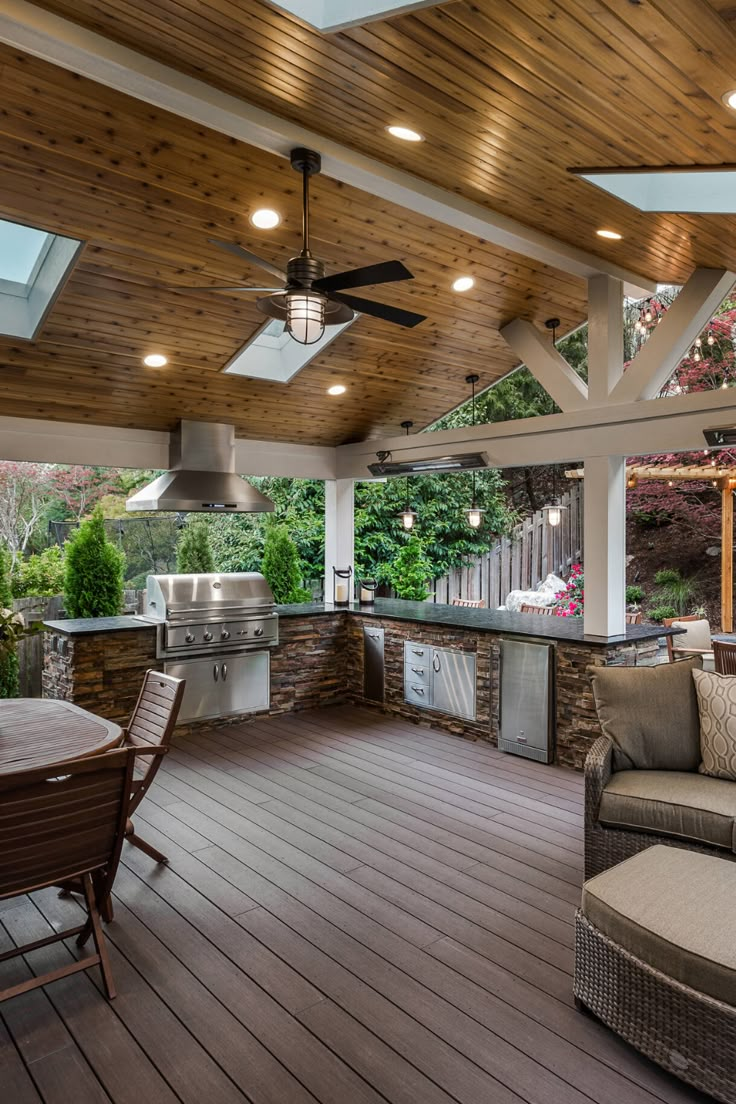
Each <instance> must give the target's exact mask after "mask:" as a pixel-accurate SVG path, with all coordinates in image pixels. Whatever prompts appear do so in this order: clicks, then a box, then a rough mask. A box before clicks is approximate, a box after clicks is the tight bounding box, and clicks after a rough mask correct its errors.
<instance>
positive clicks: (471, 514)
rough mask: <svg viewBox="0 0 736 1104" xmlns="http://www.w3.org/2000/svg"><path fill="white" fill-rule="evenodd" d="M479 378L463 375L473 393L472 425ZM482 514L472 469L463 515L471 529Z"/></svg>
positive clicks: (478, 522)
mask: <svg viewBox="0 0 736 1104" xmlns="http://www.w3.org/2000/svg"><path fill="white" fill-rule="evenodd" d="M479 378H480V377H479V376H476V375H470V376H466V377H465V382H466V383H469V384H470V386H471V387H472V389H473V394H472V403H473V406H472V411H473V425H475V385H476V383H477V382H478V380H479ZM484 514H485V510H481V509H480V507H479V506H478V502H477V500H476V497H475V471H474V472H473V498H472V500H471V503H470V506H469V507H468V509H467V510H466V511H465V517H466V518H467V521H468V525H469V526H470V528H471V529H480V527H481V525H482V524H483V515H484Z"/></svg>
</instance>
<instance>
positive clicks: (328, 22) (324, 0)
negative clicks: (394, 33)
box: [273, 0, 441, 31]
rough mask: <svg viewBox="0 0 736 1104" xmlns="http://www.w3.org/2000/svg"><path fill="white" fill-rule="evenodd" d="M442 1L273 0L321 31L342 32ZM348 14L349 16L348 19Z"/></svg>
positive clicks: (277, 5) (428, 6)
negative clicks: (347, 28) (348, 28)
mask: <svg viewBox="0 0 736 1104" xmlns="http://www.w3.org/2000/svg"><path fill="white" fill-rule="evenodd" d="M440 2H441V0H349V2H347V0H273V3H274V4H275V6H276V7H277V8H282V9H283V10H284V11H287V12H290V13H291V15H295V16H297V18H298V19H301V20H303V22H305V23H310V24H311V25H312V26H313V27H316V28H317V30H318V31H342V30H345V28H346V27H357V26H359V25H360V24H361V23H370V22H371V21H372V20H374V19H386V18H387V17H388V16H390V15H400V14H401V13H402V12H408V11H416V10H417V8H430V7H433V6H434V5H435V4H438V3H440ZM346 17H347V18H346Z"/></svg>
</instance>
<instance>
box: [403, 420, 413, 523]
mask: <svg viewBox="0 0 736 1104" xmlns="http://www.w3.org/2000/svg"><path fill="white" fill-rule="evenodd" d="M413 425H414V423H413V422H402V423H401V428H402V429H405V430H406V436H407V437H408V436H409V430H410V429H411V427H412V426H413ZM399 516H400V517H401V523H402V525H403V526H404V528H405V529H406V530H407V532H409V530H411V529H413V528H414V522H415V521H416V520H417V515H416V513H415V511H414V510H412V508H411V500H410V498H409V479H408V477H407V480H406V506H405V507H404V509H403V510H402V511H401V514H400V515H399Z"/></svg>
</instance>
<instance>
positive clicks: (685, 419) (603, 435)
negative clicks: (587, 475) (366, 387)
mask: <svg viewBox="0 0 736 1104" xmlns="http://www.w3.org/2000/svg"><path fill="white" fill-rule="evenodd" d="M724 426H736V388H728V389H727V390H725V391H724V390H722V389H721V388H718V389H717V390H716V391H701V392H698V393H696V394H689V395H672V396H669V397H667V398H663V399H651V400H649V401H648V402H635V403H626V404H621V405H618V406H611V405H608V406H595V407H593V406H589V407H586V408H585V409H583V410H576V411H569V412H567V413H564V414H547V415H543V416H541V417H536V418H520V419H518V420H515V421H508V422H494V423H492V424H490V425H478V426H474V427H473V426H464V427H462V428H460V429H446V430H441V431H439V432H436V433H416V434H413V435H412V436H410V437H389V438H383V439H380V440H373V441H361V442H360V443H359V444H353V445H341V446H339V447H338V449H337V474H338V477H340V478H353V479H364V478H365V477H366V474H367V472H368V465H369V464H372V463H375V461H376V453H377V452H379V451H385V452H390V453H391V455H392V458H393V459H394V460H396V461H406V460H429V459H434V458H436V457H438V456H457V455H458V454H462V453H466V452H482V453H485V454H486V456H487V457H488V462H489V464H490V466H491V467H497V468H506V467H509V468H514V467H524V466H525V465H530V464H559V463H570V462H572V461H576V460H579V459H580V458H581V457H588V456H617V455H618V456H646V455H648V454H658V453H665V452H682V451H688V452H691V451H692V452H694V451H697V450H699V449H703V448H705V439H704V437H703V431H704V430H705V429H712V428H719V427H724Z"/></svg>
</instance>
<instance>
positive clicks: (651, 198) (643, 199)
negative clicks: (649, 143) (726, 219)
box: [576, 167, 736, 215]
mask: <svg viewBox="0 0 736 1104" xmlns="http://www.w3.org/2000/svg"><path fill="white" fill-rule="evenodd" d="M576 175H578V176H580V177H581V178H582V179H583V180H587V181H588V183H589V184H594V185H595V186H596V188H601V189H602V190H603V191H604V192H608V193H609V195H613V196H616V198H617V199H622V200H623V201H624V202H625V203H629V204H631V206H632V207H636V208H637V209H638V210H639V211H663V212H666V211H671V212H674V213H678V214H706V215H708V214H717V215H731V214H736V169H733V168H730V169H708V168H702V169H693V168H687V167H683V168H675V167H669V168H666V169H634V170H625V169H616V170H610V171H609V170H607V169H606V170H602V169H591V170H584V171H581V172H579V173H576Z"/></svg>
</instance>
